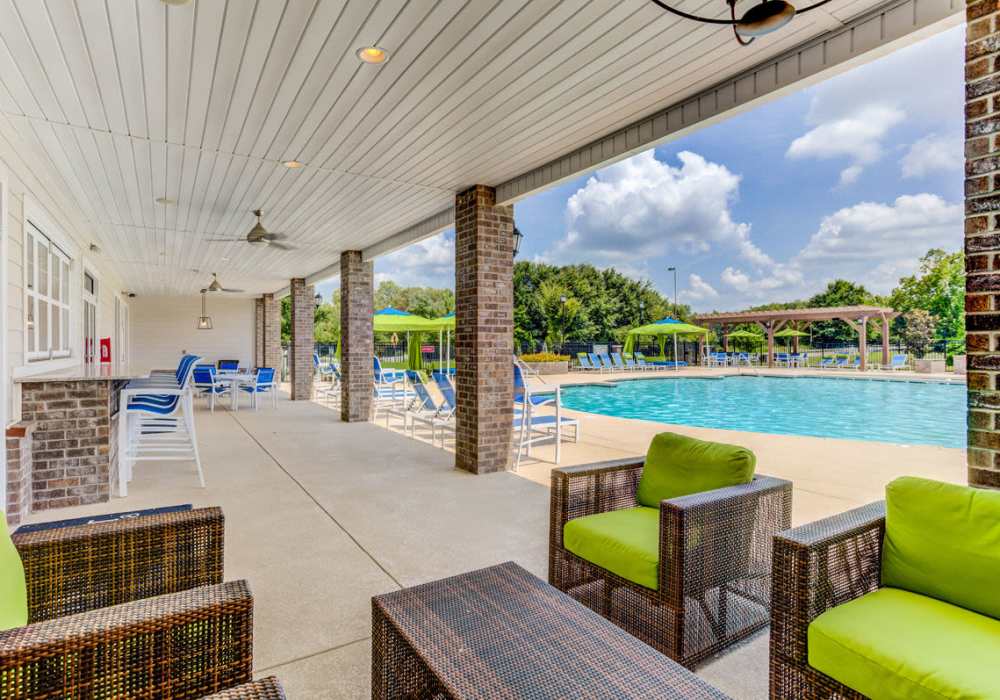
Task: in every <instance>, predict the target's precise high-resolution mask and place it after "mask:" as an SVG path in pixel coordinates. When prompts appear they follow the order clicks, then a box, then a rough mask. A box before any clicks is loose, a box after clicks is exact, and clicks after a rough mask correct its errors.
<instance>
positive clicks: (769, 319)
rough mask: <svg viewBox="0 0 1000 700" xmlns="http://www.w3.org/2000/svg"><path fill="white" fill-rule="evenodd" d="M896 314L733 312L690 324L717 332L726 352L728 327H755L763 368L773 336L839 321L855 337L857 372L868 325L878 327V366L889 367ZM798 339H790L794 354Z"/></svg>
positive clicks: (837, 309)
mask: <svg viewBox="0 0 1000 700" xmlns="http://www.w3.org/2000/svg"><path fill="white" fill-rule="evenodd" d="M897 316H899V312H898V311H895V310H893V309H891V308H889V307H885V306H831V307H826V308H816V309H781V310H778V311H736V312H733V313H713V314H704V315H701V316H695V317H694V318H693V319H692V320H693V322H694V323H697V324H698V325H701V326H707V327H709V328H717V329H721V334H722V337H723V347H724V348H725V349H726V350H728V349H729V343H728V332H727V329H728V328H729V327H730V326H733V325H736V324H739V323H756V324H757V325H758V326H760V327H761V328H763V329H764V331H765V332H766V333H767V366H768V367H773V366H774V334H775V333H777V332H778V331H780V330H781V329H782V328H785V327H786V326H789V327H792V328H795V329H797V330H802V329H803V328H805V327H808V325H809V324H810V323H812V322H813V321H843V322H844V323H846V324H847V325H848V326H850V327H851V328H853V329H854V331H855V332H856V333H857V334H858V352H859V354H860V355H861V369H865V368H866V367H867V365H868V323H869V322H870V321H872V322H875V323H878V322H879V321H881V323H882V364H883V365H887V364H889V321H891V320H892V319H894V318H896V317H897ZM798 341H799V339H798V338H794V339H793V343H794V349H795V352H798V349H799V342H798Z"/></svg>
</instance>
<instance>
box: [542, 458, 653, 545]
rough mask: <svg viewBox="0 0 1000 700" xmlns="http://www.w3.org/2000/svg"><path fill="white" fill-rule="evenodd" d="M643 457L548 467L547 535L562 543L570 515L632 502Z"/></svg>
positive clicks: (575, 516) (574, 515)
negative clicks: (550, 484)
mask: <svg viewBox="0 0 1000 700" xmlns="http://www.w3.org/2000/svg"><path fill="white" fill-rule="evenodd" d="M644 463H645V459H644V458H642V457H631V458H626V459H618V460H612V461H608V462H596V463H594V464H580V465H577V466H574V467H560V468H559V469H553V470H552V490H551V495H550V498H551V505H550V508H549V514H550V518H549V538H550V541H551V543H552V544H553V545H555V546H558V547H560V548H561V547H562V546H563V543H562V536H563V527H564V526H565V525H566V523H567V522H568V521H570V520H572V519H573V518H579V517H582V516H584V515H594V514H595V513H605V512H608V511H612V510H619V509H621V508H630V507H632V506H634V505H635V504H636V500H635V493H636V489H638V487H639V477H641V476H642V468H643V464H644Z"/></svg>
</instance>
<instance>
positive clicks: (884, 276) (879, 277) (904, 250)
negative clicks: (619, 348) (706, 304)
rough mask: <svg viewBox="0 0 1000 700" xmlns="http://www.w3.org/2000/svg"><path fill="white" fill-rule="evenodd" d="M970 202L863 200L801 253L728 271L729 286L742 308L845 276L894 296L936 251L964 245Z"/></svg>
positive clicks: (827, 221)
mask: <svg viewBox="0 0 1000 700" xmlns="http://www.w3.org/2000/svg"><path fill="white" fill-rule="evenodd" d="M962 218H963V214H962V205H961V204H958V203H949V202H947V201H945V200H944V199H942V198H941V197H939V196H938V195H936V194H926V193H925V194H916V195H903V196H901V197H897V198H896V200H895V201H893V202H891V203H879V202H861V203H859V204H855V205H853V206H850V207H844V208H843V209H839V210H838V211H836V212H834V213H833V214H830V215H829V216H826V217H824V218H823V220H822V222H820V225H819V228H818V229H817V230H816V232H815V233H813V234H812V236H811V237H810V238H809V240H808V241H807V242H806V244H805V245H804V246H803V247H802V249H801V250H799V251H798V252H797V253H796V254H795V255H793V256H792V257H791V258H789V259H788V260H787V261H785V262H780V263H774V264H773V265H772V266H771V267H770V268H769V269H766V270H762V271H761V272H760V273H759V274H757V275H756V276H751V275H750V274H747V273H746V272H743V271H742V270H739V269H737V268H734V267H732V266H729V267H726V268H725V269H724V270H723V271H722V273H721V275H720V280H721V283H722V284H723V285H724V286H725V287H726V288H727V289H728V290H730V291H731V292H732V293H733V296H734V297H735V298H736V299H737V301H736V302H735V303H734V304H733V306H734V307H746V306H749V305H751V304H754V303H760V302H764V301H786V300H791V299H798V298H803V297H807V296H809V295H811V294H814V293H816V292H818V291H820V290H821V289H823V288H824V287H825V286H826V285H827V283H829V282H831V281H832V280H834V279H836V278H838V277H840V278H846V279H849V280H852V281H857V282H860V283H861V284H863V285H865V287H867V288H868V289H869V290H870V291H872V292H875V293H877V294H886V293H888V292H889V291H891V290H892V288H893V287H895V286H896V284H898V282H899V278H900V277H903V276H905V275H910V274H913V273H914V272H915V271H916V267H917V264H918V260H917V258H918V257H919V255H920V254H922V253H923V252H924V251H926V250H928V249H930V248H944V249H946V250H954V249H955V248H957V247H958V246H960V245H961V243H962Z"/></svg>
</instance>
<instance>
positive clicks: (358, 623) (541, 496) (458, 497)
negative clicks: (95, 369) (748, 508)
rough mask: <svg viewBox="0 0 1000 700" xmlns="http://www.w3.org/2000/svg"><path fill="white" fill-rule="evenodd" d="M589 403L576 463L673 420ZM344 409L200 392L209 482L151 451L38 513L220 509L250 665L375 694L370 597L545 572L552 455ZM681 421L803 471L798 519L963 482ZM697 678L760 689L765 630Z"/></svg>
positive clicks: (607, 453)
mask: <svg viewBox="0 0 1000 700" xmlns="http://www.w3.org/2000/svg"><path fill="white" fill-rule="evenodd" d="M572 379H573V380H577V379H578V377H577V376H576V375H573V377H572ZM588 379H589V378H588ZM579 415H580V417H581V419H582V421H583V440H582V441H581V443H579V444H577V445H567V446H565V449H564V453H563V457H564V458H563V464H571V463H582V462H588V461H596V460H600V459H607V458H613V457H620V456H624V455H638V454H642V453H643V452H644V451H645V446H646V445H647V444H648V441H649V438H650V437H651V436H652V434H653V433H655V432H657V431H659V430H663V429H664V426H663V425H662V424H655V423H648V422H645V421H630V420H625V419H618V418H609V417H605V416H593V415H590V414H579ZM336 416H337V414H336V412H335V411H332V410H330V409H328V408H326V407H324V406H322V405H320V404H318V403H313V402H294V403H293V402H290V401H287V400H285V399H284V397H283V398H282V400H281V401H280V402H279V407H278V409H277V410H274V409H270V408H262V409H261V410H260V411H259V412H253V411H250V410H247V409H245V408H244V409H242V410H240V411H239V412H238V413H235V414H232V413H230V412H229V411H227V410H222V409H219V408H217V409H216V411H215V413H214V414H211V413H209V412H208V411H207V410H206V409H204V408H203V406H202V404H200V402H199V409H198V418H197V426H198V431H199V433H198V437H199V445H200V449H201V454H202V460H203V466H204V470H205V478H206V482H207V488H205V489H201V488H199V487H198V486H197V478H196V476H195V472H194V468H193V465H187V464H184V463H164V464H160V463H140V464H139V465H137V467H136V470H135V479H134V481H133V482H132V483H131V486H130V491H129V494H130V495H129V496H128V498H126V499H118V498H115V499H113V500H112V501H111V502H110V503H107V504H102V505H100V506H87V507H82V508H74V509H66V510H60V511H57V512H50V513H36V514H34V515H33V516H32V517H31V518H30V521H32V522H38V521H44V520H51V519H55V518H63V517H74V516H77V515H88V514H97V513H103V512H115V511H121V510H130V509H134V508H144V507H152V506H162V505H171V504H178V503H193V504H194V505H196V506H199V505H219V506H221V507H222V508H223V510H224V512H225V515H226V578H227V579H230V580H231V579H239V578H246V579H248V580H249V581H250V584H251V587H252V590H253V592H254V597H255V658H254V667H255V674H256V675H257V676H262V675H270V674H274V675H277V676H278V677H279V678H281V679H282V682H283V683H284V685H285V687H286V690H287V691H288V696H289V698H365V697H369V695H370V693H369V677H370V666H369V664H370V632H371V630H370V598H371V596H373V595H375V594H378V593H383V592H386V591H390V590H394V589H396V588H398V587H400V586H410V585H414V584H417V583H421V582H425V581H429V580H433V579H437V578H441V577H443V576H448V575H452V574H457V573H461V572H464V571H468V570H471V569H475V568H479V567H483V566H489V565H491V564H494V563H497V562H501V561H506V560H513V561H516V562H518V563H519V564H521V565H522V566H524V567H525V568H527V569H528V570H529V571H531V572H533V573H535V574H536V575H538V576H539V577H541V578H543V579H544V578H545V576H546V569H547V537H548V508H549V491H548V485H547V484H548V475H549V472H550V470H551V468H552V466H553V465H552V464H551V463H550V462H547V461H544V460H550V459H551V448H545V447H542V448H539V449H538V451H537V453H536V459H534V460H531V461H529V462H526V463H525V464H524V465H523V466H522V469H521V471H520V473H518V474H515V473H509V472H508V473H500V474H492V475H485V476H473V475H470V474H466V473H463V472H459V471H456V470H455V469H454V468H453V456H452V455H451V453H450V452H448V451H445V450H441V449H439V448H436V447H433V446H431V445H430V444H428V443H427V442H424V441H421V440H412V439H410V438H409V437H407V436H404V435H402V434H400V433H399V432H396V431H391V430H386V429H385V428H384V427H383V425H382V424H378V425H373V424H371V423H358V424H350V425H348V424H343V423H340V422H339V420H337V417H336ZM671 429H674V428H671ZM676 429H677V430H679V431H681V432H686V433H689V434H692V435H697V436H701V437H707V438H710V439H717V440H718V439H726V440H728V441H732V442H739V443H741V444H746V445H747V446H748V447H751V448H752V449H754V450H755V451H756V452H757V454H758V459H759V466H758V469H759V471H761V472H762V473H768V474H773V475H776V476H782V477H785V478H790V479H793V481H795V482H796V489H795V496H794V498H795V504H796V505H795V514H794V519H795V521H796V522H805V521H807V520H811V519H814V518H815V517H821V516H822V515H826V514H829V513H832V512H838V511H841V510H844V509H845V508H848V507H851V506H852V505H854V504H856V503H859V502H867V501H869V500H873V499H875V498H878V497H879V494H880V493H881V488H882V486H883V485H884V483H885V481H887V480H889V479H890V478H892V476H895V475H896V474H901V473H918V474H925V475H928V476H934V477H936V478H941V479H945V480H949V481H962V480H964V452H963V451H961V450H948V449H945V448H924V447H919V448H917V447H905V446H898V445H882V444H880V443H858V442H852V441H845V440H826V439H820V438H803V437H796V436H776V435H762V434H756V433H736V432H733V431H719V430H708V429H702V428H690V427H677V428H676ZM698 673H699V675H702V676H703V677H704V678H706V679H707V680H708V681H709V682H711V683H712V684H713V685H716V686H717V687H719V688H720V689H722V690H723V691H725V692H726V693H728V694H729V695H731V696H732V697H734V698H747V699H750V698H765V697H766V695H767V635H766V633H765V634H761V635H758V636H757V637H756V638H754V639H753V640H751V641H750V642H749V643H747V644H745V645H743V646H741V647H738V648H737V649H735V650H732V651H730V652H729V653H727V654H725V655H723V656H721V657H719V658H717V659H715V660H713V661H710V662H709V663H707V664H705V665H704V666H702V667H701V668H700V669H699V670H698Z"/></svg>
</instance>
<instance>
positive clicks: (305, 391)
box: [288, 279, 316, 401]
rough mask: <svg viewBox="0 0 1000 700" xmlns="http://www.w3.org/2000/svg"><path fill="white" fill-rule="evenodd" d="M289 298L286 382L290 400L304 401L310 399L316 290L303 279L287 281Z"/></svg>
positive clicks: (312, 374)
mask: <svg viewBox="0 0 1000 700" xmlns="http://www.w3.org/2000/svg"><path fill="white" fill-rule="evenodd" d="M290 289H291V297H292V324H291V325H292V329H291V330H292V337H291V344H290V345H289V347H288V368H289V373H290V378H289V381H290V382H291V384H292V401H308V400H309V399H311V398H312V391H313V377H314V376H315V374H316V372H315V369H314V368H313V351H314V350H315V348H316V341H315V340H314V339H313V337H314V336H313V322H314V320H315V318H316V300H315V298H314V295H315V294H316V289H315V288H314V287H313V286H312V285H307V284H306V281H305V280H304V279H293V280H292V281H291V286H290Z"/></svg>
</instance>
